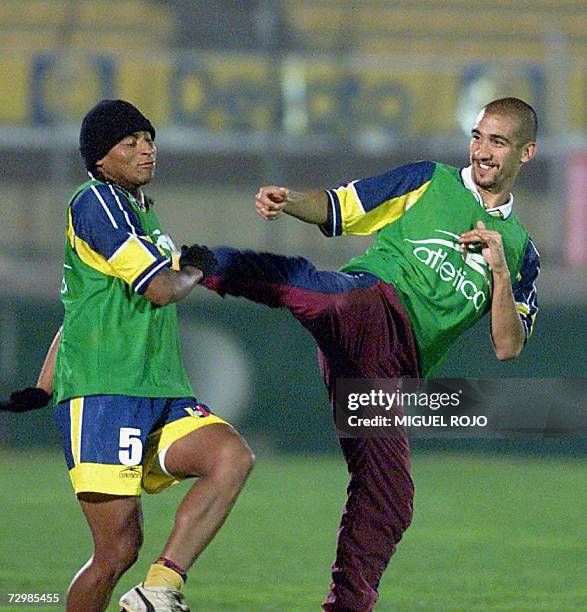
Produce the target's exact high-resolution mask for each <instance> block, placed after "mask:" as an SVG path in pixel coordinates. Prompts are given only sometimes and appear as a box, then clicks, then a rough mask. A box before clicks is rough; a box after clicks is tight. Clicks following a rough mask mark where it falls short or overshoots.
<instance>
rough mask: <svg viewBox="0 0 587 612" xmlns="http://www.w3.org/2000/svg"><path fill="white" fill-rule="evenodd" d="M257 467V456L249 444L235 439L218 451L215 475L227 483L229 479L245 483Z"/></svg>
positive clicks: (214, 469)
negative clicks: (255, 466)
mask: <svg viewBox="0 0 587 612" xmlns="http://www.w3.org/2000/svg"><path fill="white" fill-rule="evenodd" d="M254 465H255V455H254V454H253V452H252V451H251V449H250V448H249V447H248V446H247V444H246V443H245V442H244V441H242V440H240V439H233V440H231V441H230V442H229V443H227V444H224V445H223V446H222V448H220V449H218V451H217V455H216V461H215V462H214V468H213V475H215V476H218V477H219V478H221V479H222V480H224V481H226V479H227V477H228V478H229V479H230V478H231V477H232V479H235V480H237V481H238V482H239V483H241V484H242V483H244V481H245V480H246V479H247V477H248V475H249V474H250V473H251V470H252V469H253V467H254Z"/></svg>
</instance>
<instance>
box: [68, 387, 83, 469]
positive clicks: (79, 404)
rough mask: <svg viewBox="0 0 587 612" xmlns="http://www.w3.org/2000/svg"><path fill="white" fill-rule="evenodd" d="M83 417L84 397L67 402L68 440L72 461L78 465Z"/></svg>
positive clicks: (80, 452)
mask: <svg viewBox="0 0 587 612" xmlns="http://www.w3.org/2000/svg"><path fill="white" fill-rule="evenodd" d="M83 417H84V398H83V397H76V398H74V399H72V400H71V401H70V403H69V419H70V428H71V429H70V442H71V454H72V455H73V462H74V464H75V465H79V463H80V457H81V454H82V421H83Z"/></svg>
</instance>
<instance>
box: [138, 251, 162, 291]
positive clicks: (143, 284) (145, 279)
mask: <svg viewBox="0 0 587 612" xmlns="http://www.w3.org/2000/svg"><path fill="white" fill-rule="evenodd" d="M170 267H171V260H169V259H163V260H162V261H156V262H155V263H154V264H153V265H152V266H151V267H149V268H147V269H146V270H145V271H144V272H143V273H142V274H141V275H140V276H138V277H137V278H136V280H135V282H134V283H133V289H134V290H135V291H136V292H137V293H140V294H142V293H144V292H145V291H146V290H147V287H148V286H149V283H150V282H151V280H152V279H153V277H154V276H156V275H157V274H158V273H159V272H160V271H161V270H162V269H163V268H170Z"/></svg>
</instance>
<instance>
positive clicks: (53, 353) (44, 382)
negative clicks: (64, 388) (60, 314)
mask: <svg viewBox="0 0 587 612" xmlns="http://www.w3.org/2000/svg"><path fill="white" fill-rule="evenodd" d="M62 329H63V328H62V327H60V328H59V331H58V332H57V333H56V334H55V337H54V338H53V341H52V342H51V345H50V346H49V350H48V351H47V356H46V357H45V361H44V362H43V367H42V368H41V372H40V373H39V378H38V380H37V387H39V388H40V389H43V391H45V392H47V393H48V394H49V395H51V394H52V393H53V374H54V372H55V358H56V357H57V349H58V348H59V342H60V340H61V330H62Z"/></svg>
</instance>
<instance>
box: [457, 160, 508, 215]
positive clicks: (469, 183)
mask: <svg viewBox="0 0 587 612" xmlns="http://www.w3.org/2000/svg"><path fill="white" fill-rule="evenodd" d="M461 179H462V181H463V184H464V185H465V187H466V188H467V189H468V190H469V191H470V192H471V193H472V194H473V195H474V196H475V199H476V200H477V202H479V205H480V206H481V207H482V208H485V207H484V206H483V198H482V197H481V194H480V193H479V190H478V189H477V185H475V181H473V175H472V168H471V166H467V167H466V168H463V169H462V170H461ZM513 206H514V196H513V194H511V193H510V198H509V200H508V201H507V202H506V203H505V204H502V205H501V206H496V207H495V208H486V209H485V212H486V213H487V214H489V215H491V216H492V217H501V218H502V219H507V218H508V217H509V216H510V215H511V214H512V208H513Z"/></svg>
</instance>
